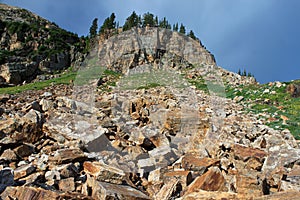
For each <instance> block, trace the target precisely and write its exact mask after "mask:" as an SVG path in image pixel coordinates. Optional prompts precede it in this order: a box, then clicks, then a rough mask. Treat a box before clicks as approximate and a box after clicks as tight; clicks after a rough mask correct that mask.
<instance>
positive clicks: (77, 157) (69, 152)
mask: <svg viewBox="0 0 300 200" xmlns="http://www.w3.org/2000/svg"><path fill="white" fill-rule="evenodd" d="M86 159H87V157H86V155H84V153H83V152H82V151H81V150H80V149H59V150H57V151H56V152H55V154H54V156H53V157H49V160H50V161H53V162H55V163H57V164H65V163H70V162H73V163H74V162H79V161H85V160H86Z"/></svg>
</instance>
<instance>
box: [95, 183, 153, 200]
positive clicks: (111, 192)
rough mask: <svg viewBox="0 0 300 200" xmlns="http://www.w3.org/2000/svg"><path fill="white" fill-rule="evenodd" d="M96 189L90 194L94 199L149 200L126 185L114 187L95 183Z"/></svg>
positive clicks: (114, 185) (113, 185)
mask: <svg viewBox="0 0 300 200" xmlns="http://www.w3.org/2000/svg"><path fill="white" fill-rule="evenodd" d="M97 184H98V188H95V190H94V191H93V193H92V197H94V198H95V199H103V200H104V199H107V200H108V199H109V200H117V199H126V200H150V198H149V197H148V196H147V195H145V194H144V193H142V192H141V191H139V190H137V189H134V188H132V187H130V186H126V185H116V184H111V183H104V182H97Z"/></svg>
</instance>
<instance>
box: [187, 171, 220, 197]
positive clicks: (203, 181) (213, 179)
mask: <svg viewBox="0 0 300 200" xmlns="http://www.w3.org/2000/svg"><path fill="white" fill-rule="evenodd" d="M198 189H202V190H206V191H223V190H224V189H225V179H224V177H223V175H222V173H221V171H220V170H219V168H217V167H212V168H210V169H209V170H208V171H207V172H206V173H204V174H203V175H202V176H199V177H197V178H196V179H195V180H194V181H193V182H192V183H191V184H190V185H189V187H188V189H187V191H186V193H185V194H188V193H191V192H194V191H196V190H198Z"/></svg>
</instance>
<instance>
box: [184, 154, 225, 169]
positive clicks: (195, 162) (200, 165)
mask: <svg viewBox="0 0 300 200" xmlns="http://www.w3.org/2000/svg"><path fill="white" fill-rule="evenodd" d="M218 164H220V160H217V159H213V158H207V157H204V158H197V157H195V156H193V155H186V156H184V157H183V158H182V167H183V168H184V169H185V170H192V171H203V170H205V169H207V168H208V167H210V166H216V165H218Z"/></svg>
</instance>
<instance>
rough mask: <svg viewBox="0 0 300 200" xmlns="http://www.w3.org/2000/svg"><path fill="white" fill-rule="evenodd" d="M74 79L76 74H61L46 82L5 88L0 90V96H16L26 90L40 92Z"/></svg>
mask: <svg viewBox="0 0 300 200" xmlns="http://www.w3.org/2000/svg"><path fill="white" fill-rule="evenodd" d="M75 77H76V72H70V73H66V74H62V75H61V76H60V77H58V78H54V79H51V80H47V81H41V82H35V83H29V84H26V85H21V86H15V87H6V88H0V94H16V93H21V92H24V91H27V90H41V89H44V88H45V87H48V86H50V85H52V84H55V85H58V84H70V81H71V80H72V81H73V80H74V79H75Z"/></svg>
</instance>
